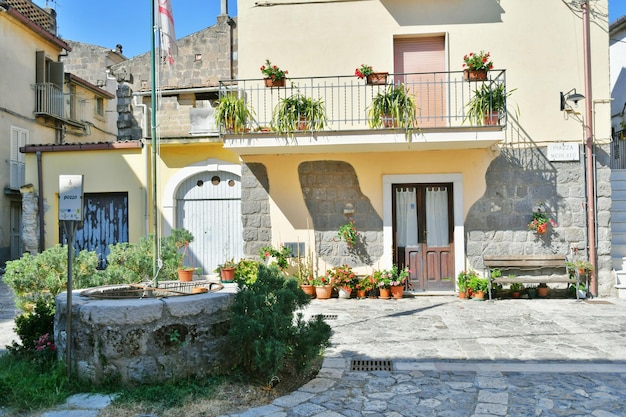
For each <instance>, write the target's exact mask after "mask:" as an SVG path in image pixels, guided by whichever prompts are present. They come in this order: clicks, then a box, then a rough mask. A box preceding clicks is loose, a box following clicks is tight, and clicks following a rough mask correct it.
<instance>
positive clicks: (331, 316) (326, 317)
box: [315, 314, 337, 320]
mask: <svg viewBox="0 0 626 417" xmlns="http://www.w3.org/2000/svg"><path fill="white" fill-rule="evenodd" d="M315 317H321V318H322V319H324V320H337V315H336V314H318V315H316V316H315Z"/></svg>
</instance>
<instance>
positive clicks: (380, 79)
mask: <svg viewBox="0 0 626 417" xmlns="http://www.w3.org/2000/svg"><path fill="white" fill-rule="evenodd" d="M387 76H389V73H388V72H373V73H371V74H370V75H368V76H367V77H366V82H367V84H368V85H384V84H387Z"/></svg>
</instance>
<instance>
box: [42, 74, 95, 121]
mask: <svg viewBox="0 0 626 417" xmlns="http://www.w3.org/2000/svg"><path fill="white" fill-rule="evenodd" d="M34 88H35V112H34V113H35V115H36V116H41V117H44V118H50V119H54V120H60V121H63V122H65V123H68V124H70V125H72V126H75V127H78V128H84V121H85V118H84V109H85V102H84V100H79V99H78V98H77V96H76V95H75V94H67V97H66V94H65V93H63V90H62V89H61V88H59V87H58V86H57V85H56V84H54V83H37V84H35V85H34ZM66 98H67V100H66Z"/></svg>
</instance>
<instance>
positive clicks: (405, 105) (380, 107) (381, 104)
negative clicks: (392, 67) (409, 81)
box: [367, 84, 417, 132]
mask: <svg viewBox="0 0 626 417" xmlns="http://www.w3.org/2000/svg"><path fill="white" fill-rule="evenodd" d="M416 112H417V106H416V105H415V99H414V98H413V96H412V95H411V94H410V93H409V91H408V89H407V88H406V87H405V86H404V84H398V85H390V86H387V87H386V88H385V90H384V91H382V92H379V93H378V94H377V95H376V96H375V97H374V99H373V100H372V104H371V105H370V106H369V108H368V110H367V116H368V124H369V126H370V128H372V129H375V128H379V127H401V128H403V129H407V131H408V132H409V131H411V130H412V129H413V128H415V127H416V126H417V116H416Z"/></svg>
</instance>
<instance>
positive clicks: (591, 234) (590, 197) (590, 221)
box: [580, 0, 598, 297]
mask: <svg viewBox="0 0 626 417" xmlns="http://www.w3.org/2000/svg"><path fill="white" fill-rule="evenodd" d="M580 5H581V8H582V17H583V43H584V56H585V97H587V100H585V121H586V123H585V127H584V128H585V159H586V170H587V175H586V190H587V191H586V194H587V240H588V242H587V243H588V248H589V249H588V250H589V262H591V265H593V269H592V270H591V271H590V273H589V275H590V283H589V287H590V288H589V290H590V291H591V295H593V296H594V297H596V296H597V295H598V279H597V271H598V262H597V259H596V258H597V254H596V213H595V211H596V204H595V201H594V195H595V190H594V188H595V187H594V182H595V171H594V165H595V164H594V156H593V134H592V132H593V118H592V114H591V106H592V102H593V95H592V90H591V41H590V34H589V32H590V30H589V27H590V23H589V20H590V18H589V0H582V1H581V4H580Z"/></svg>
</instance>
